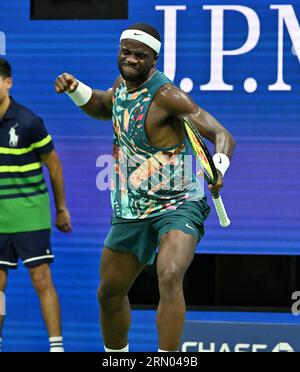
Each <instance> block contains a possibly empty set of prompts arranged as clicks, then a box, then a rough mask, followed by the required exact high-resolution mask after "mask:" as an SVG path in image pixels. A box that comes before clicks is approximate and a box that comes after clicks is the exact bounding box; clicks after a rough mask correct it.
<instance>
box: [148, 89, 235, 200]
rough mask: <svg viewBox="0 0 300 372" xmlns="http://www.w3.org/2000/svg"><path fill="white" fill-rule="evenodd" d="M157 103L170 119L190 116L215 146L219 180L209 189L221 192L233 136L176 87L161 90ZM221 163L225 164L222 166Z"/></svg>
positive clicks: (232, 148) (232, 149)
mask: <svg viewBox="0 0 300 372" xmlns="http://www.w3.org/2000/svg"><path fill="white" fill-rule="evenodd" d="M155 101H156V103H157V104H158V105H159V106H160V107H161V109H163V110H165V111H166V114H167V115H168V116H169V117H176V118H177V119H179V120H181V119H182V118H183V117H184V116H188V117H189V119H190V120H191V121H192V123H193V124H194V126H195V127H196V129H197V130H198V131H199V133H200V134H201V136H203V137H204V138H206V139H208V140H209V141H210V142H212V143H213V144H214V145H215V156H214V163H215V165H216V168H217V169H218V173H219V179H218V182H217V184H216V185H215V186H212V185H209V189H210V191H211V192H212V193H214V192H216V191H218V192H219V191H220V189H221V188H222V187H223V177H224V174H225V171H226V169H227V168H228V166H229V164H230V159H231V157H232V155H233V151H234V149H235V146H236V143H235V140H234V138H233V136H232V135H231V134H230V133H229V132H228V130H227V129H226V128H224V127H223V126H222V125H221V124H220V123H219V122H218V121H217V119H215V118H214V117H213V116H212V115H211V114H209V113H208V112H206V111H205V110H203V109H202V108H201V107H199V106H198V105H197V104H196V103H195V102H194V101H193V100H192V98H191V97H190V96H189V95H188V94H186V93H185V92H183V91H182V90H181V89H179V88H177V87H176V86H174V85H171V84H167V85H165V86H163V87H162V88H160V89H159V91H158V93H157V95H156V97H155ZM219 162H223V163H222V165H221V163H220V164H219ZM224 164H225V167H224Z"/></svg>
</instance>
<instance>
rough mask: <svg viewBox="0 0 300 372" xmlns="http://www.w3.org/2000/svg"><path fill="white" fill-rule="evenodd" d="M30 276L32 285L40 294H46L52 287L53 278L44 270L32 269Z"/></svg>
mask: <svg viewBox="0 0 300 372" xmlns="http://www.w3.org/2000/svg"><path fill="white" fill-rule="evenodd" d="M30 275H31V282H32V285H33V287H34V288H35V289H36V290H37V291H38V292H45V291H47V290H48V289H49V288H50V287H51V285H52V281H51V276H49V275H48V274H47V273H46V272H45V271H44V270H39V269H32V270H30Z"/></svg>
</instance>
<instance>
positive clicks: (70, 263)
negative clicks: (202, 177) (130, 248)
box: [3, 249, 300, 352]
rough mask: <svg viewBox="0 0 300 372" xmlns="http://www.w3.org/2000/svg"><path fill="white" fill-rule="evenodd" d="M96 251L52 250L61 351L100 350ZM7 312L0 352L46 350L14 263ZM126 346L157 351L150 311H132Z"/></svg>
mask: <svg viewBox="0 0 300 372" xmlns="http://www.w3.org/2000/svg"><path fill="white" fill-rule="evenodd" d="M98 268H99V253H98V252H97V253H95V252H92V251H89V250H88V249H87V250H86V251H84V252H83V251H79V250H77V251H76V252H74V250H73V251H72V250H71V249H70V253H68V252H66V250H63V251H60V250H57V251H56V263H55V264H54V265H53V276H54V281H55V284H56V287H57V290H58V293H59V296H60V302H61V308H62V320H63V331H64V332H63V333H64V340H65V349H66V351H73V352H99V351H103V344H102V338H101V333H100V326H99V311H98V309H99V307H98V303H97V298H96V291H97V286H98ZM6 295H7V316H6V321H5V326H4V331H3V351H4V352H5V351H7V352H13V351H24V352H25V351H28V352H30V351H48V340H47V334H46V331H45V328H44V326H43V320H42V317H41V314H40V307H39V302H38V299H37V297H36V296H35V294H34V291H33V289H32V287H31V284H30V281H29V276H28V273H27V271H26V269H24V268H23V267H22V265H20V267H19V270H18V271H12V272H11V273H10V274H9V281H8V287H7V293H6ZM187 320H191V321H200V322H205V323H206V322H207V323H211V322H213V323H216V324H219V323H220V324H221V323H222V324H224V323H227V322H229V323H250V324H254V323H255V324H274V325H278V324H290V325H293V324H298V325H299V324H300V318H299V317H295V316H293V315H292V314H282V313H278V314H274V313H272V314H270V313H232V312H230V313H220V312H191V311H190V312H188V313H187ZM129 337H130V348H131V351H146V352H152V351H157V333H156V325H155V311H152V310H151V311H150V310H133V311H132V327H131V332H130V336H129Z"/></svg>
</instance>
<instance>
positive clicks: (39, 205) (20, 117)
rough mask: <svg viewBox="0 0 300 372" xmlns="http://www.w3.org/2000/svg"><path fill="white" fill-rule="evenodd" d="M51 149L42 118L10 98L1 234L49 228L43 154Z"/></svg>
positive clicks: (1, 172)
mask: <svg viewBox="0 0 300 372" xmlns="http://www.w3.org/2000/svg"><path fill="white" fill-rule="evenodd" d="M52 150H53V143H52V139H51V136H50V135H48V133H47V130H46V128H45V127H44V124H43V122H42V120H41V119H39V118H38V117H37V116H36V115H34V114H33V113H32V112H31V111H29V110H27V109H26V108H25V107H23V106H21V105H19V104H18V103H17V102H15V101H14V100H13V99H11V104H10V106H9V108H8V111H7V113H6V114H5V116H4V117H3V119H2V120H0V233H18V232H29V231H37V230H44V229H50V227H51V218H50V205H49V196H48V191H47V186H46V183H45V180H44V176H43V172H42V164H41V160H40V155H41V154H46V153H49V152H51V151H52Z"/></svg>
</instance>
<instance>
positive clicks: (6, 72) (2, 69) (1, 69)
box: [0, 58, 12, 78]
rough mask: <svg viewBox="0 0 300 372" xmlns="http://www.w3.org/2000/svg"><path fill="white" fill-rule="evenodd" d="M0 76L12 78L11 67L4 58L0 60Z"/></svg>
mask: <svg viewBox="0 0 300 372" xmlns="http://www.w3.org/2000/svg"><path fill="white" fill-rule="evenodd" d="M0 76H2V77H3V78H10V77H11V76H12V69H11V65H10V64H9V63H8V62H7V60H6V59H4V58H0Z"/></svg>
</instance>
